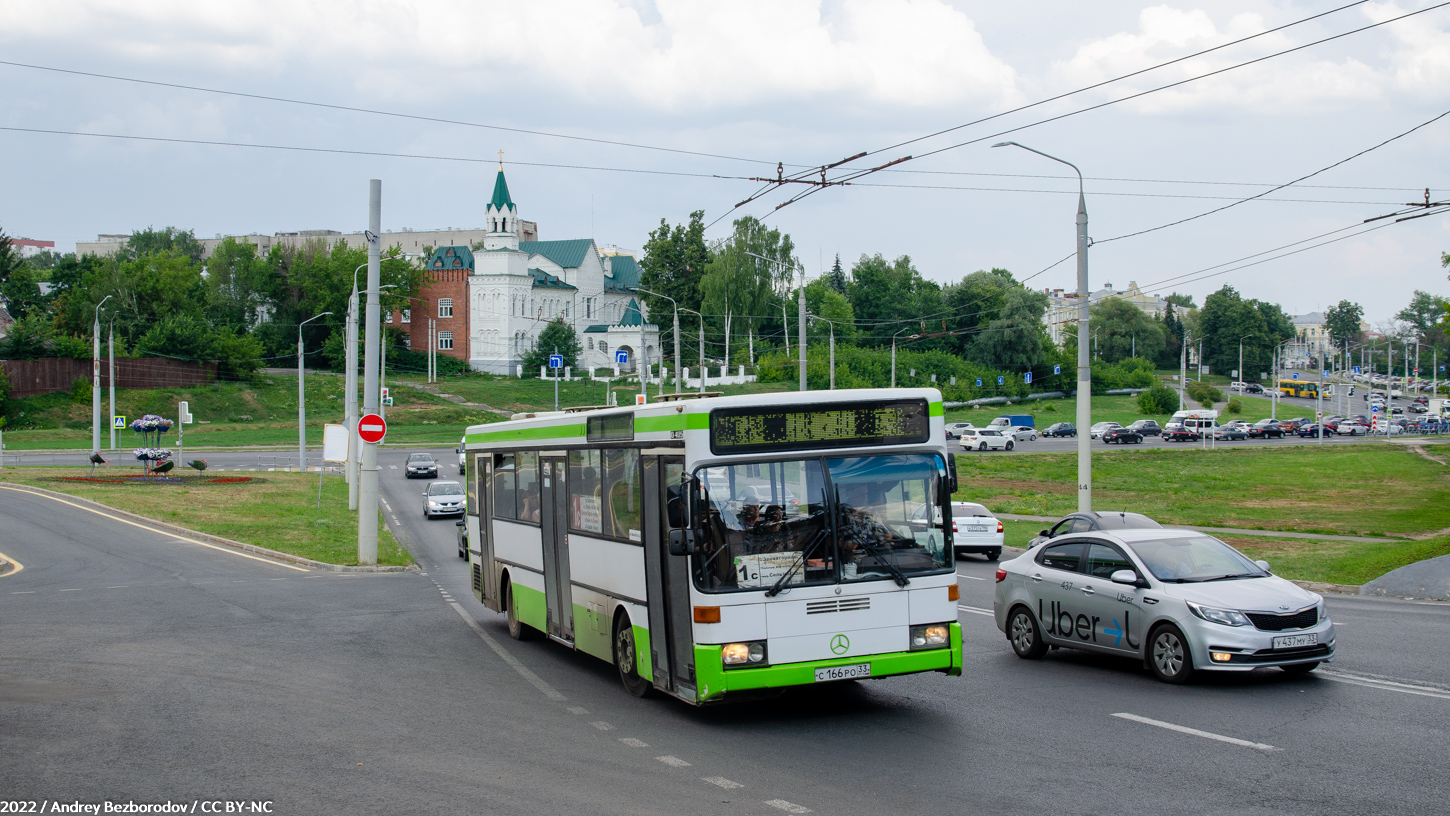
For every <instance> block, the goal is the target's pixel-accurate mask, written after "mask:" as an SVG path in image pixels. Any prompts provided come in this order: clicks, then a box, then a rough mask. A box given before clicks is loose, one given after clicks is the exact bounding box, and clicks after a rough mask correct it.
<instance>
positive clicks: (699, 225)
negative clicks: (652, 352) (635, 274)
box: [639, 210, 710, 356]
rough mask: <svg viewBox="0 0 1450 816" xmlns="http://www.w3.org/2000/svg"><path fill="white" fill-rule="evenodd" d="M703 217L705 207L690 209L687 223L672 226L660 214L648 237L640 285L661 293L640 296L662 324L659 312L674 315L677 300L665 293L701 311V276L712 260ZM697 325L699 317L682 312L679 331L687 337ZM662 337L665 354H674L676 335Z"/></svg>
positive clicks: (641, 267) (688, 344)
mask: <svg viewBox="0 0 1450 816" xmlns="http://www.w3.org/2000/svg"><path fill="white" fill-rule="evenodd" d="M704 219H705V211H704V210H696V211H694V212H692V213H690V221H689V223H688V224H676V225H675V226H673V227H671V226H670V225H669V222H668V221H666V220H665V219H663V218H661V219H660V225H659V228H657V229H656V230H654V231H653V232H651V233H650V234H649V240H648V241H646V242H645V245H644V255H643V257H642V258H640V261H639V268H640V276H639V283H640V287H641V288H643V289H648V290H649V292H655V293H658V294H649V293H647V292H641V293H640V300H642V301H643V302H644V305H645V308H646V309H647V310H648V311H649V314H650V315H651V318H652V319H653V320H654V322H656V323H658V324H660V325H664V323H663V321H662V320H660V319H659V318H658V317H657V316H658V315H665V314H668V315H670V316H671V319H673V317H674V304H671V303H670V301H669V300H666V299H665V297H668V298H672V299H673V300H674V301H675V304H678V306H679V308H681V309H693V310H695V311H697V312H698V311H700V279H701V278H702V277H704V275H705V266H706V265H707V264H709V262H710V250H709V248H708V247H706V246H705V221H704ZM660 295H664V296H665V297H660ZM698 326H699V319H698V318H696V317H695V316H694V315H691V314H689V313H682V314H681V315H680V331H681V332H682V333H683V334H684V335H685V336H686V337H688V336H689V334H690V332H689V331H687V329H690V328H695V329H696V330H698ZM663 340H664V342H663V343H662V344H661V345H663V346H664V350H665V354H666V356H672V355H673V354H674V353H675V343H676V341H677V338H676V337H674V336H673V335H670V336H667V337H665V338H663ZM685 348H686V349H694V348H695V346H694V345H693V344H690V343H686V344H685Z"/></svg>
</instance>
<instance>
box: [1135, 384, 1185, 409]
mask: <svg viewBox="0 0 1450 816" xmlns="http://www.w3.org/2000/svg"><path fill="white" fill-rule="evenodd" d="M1177 407H1178V395H1177V394H1175V393H1173V389H1171V388H1169V387H1168V386H1166V385H1164V384H1163V383H1162V382H1155V383H1153V385H1151V386H1149V388H1148V390H1147V391H1144V392H1142V393H1140V394H1138V410H1140V411H1142V412H1143V413H1145V414H1148V415H1149V416H1158V415H1160V414H1171V413H1173V411H1174V409H1176V408H1177Z"/></svg>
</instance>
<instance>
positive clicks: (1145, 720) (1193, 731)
mask: <svg viewBox="0 0 1450 816" xmlns="http://www.w3.org/2000/svg"><path fill="white" fill-rule="evenodd" d="M1113 716H1114V717H1117V718H1119V719H1123V720H1132V721H1133V722H1136V723H1142V724H1144V725H1152V726H1155V727H1157V728H1163V729H1167V730H1169V731H1177V732H1178V733H1180V734H1189V735H1191V736H1195V737H1203V738H1204V739H1211V740H1216V741H1218V742H1226V743H1228V744H1230V745H1242V746H1243V747H1245V748H1253V749H1255V750H1259V751H1279V750H1282V749H1280V748H1275V747H1274V746H1272V745H1267V744H1265V743H1262V742H1251V741H1249V740H1242V739H1239V738H1237V737H1225V736H1224V735H1223V734H1215V733H1213V732H1212V731H1200V730H1198V729H1197V728H1189V727H1188V726H1186V725H1178V724H1176V723H1171V722H1164V721H1162V720H1154V719H1151V718H1149V717H1140V716H1138V715H1137V714H1128V713H1122V712H1120V713H1118V714H1114V715H1113Z"/></svg>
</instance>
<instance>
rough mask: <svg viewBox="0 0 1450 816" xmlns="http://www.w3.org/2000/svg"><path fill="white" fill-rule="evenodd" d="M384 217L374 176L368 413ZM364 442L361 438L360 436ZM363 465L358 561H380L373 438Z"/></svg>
mask: <svg viewBox="0 0 1450 816" xmlns="http://www.w3.org/2000/svg"><path fill="white" fill-rule="evenodd" d="M382 220H383V182H382V180H381V179H372V180H370V181H369V182H368V230H367V233H366V237H367V241H368V285H367V296H368V300H367V311H366V316H367V319H366V321H365V322H364V324H363V326H364V331H363V410H365V411H367V412H368V413H369V414H371V413H374V412H376V411H377V410H378V373H379V367H378V362H379V360H378V350H379V346H380V343H379V340H380V338H379V330H380V329H379V325H378V321H379V320H380V318H381V316H382V310H381V307H380V305H379V303H378V300H379V298H380V296H381V294H382V293H381V292H379V291H378V284H379V283H380V282H381V281H380V280H379V278H380V277H381V276H382V248H381V239H380V238H379V237H378V235H379V233H381V232H382V230H383V226H382ZM359 441H360V442H361V440H359ZM361 446H362V465H361V468H360V470H359V473H358V511H357V561H358V563H359V564H364V565H372V564H376V563H378V446H377V445H376V444H374V443H372V442H361Z"/></svg>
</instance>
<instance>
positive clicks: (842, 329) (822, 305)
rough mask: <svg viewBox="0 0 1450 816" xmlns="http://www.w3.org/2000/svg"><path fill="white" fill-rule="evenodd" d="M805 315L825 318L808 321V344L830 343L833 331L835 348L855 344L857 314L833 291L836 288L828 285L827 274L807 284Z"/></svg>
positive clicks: (841, 295)
mask: <svg viewBox="0 0 1450 816" xmlns="http://www.w3.org/2000/svg"><path fill="white" fill-rule="evenodd" d="M806 313H807V315H814V316H815V317H819V318H825V319H824V320H811V321H810V324H809V326H808V327H807V329H806V341H807V342H808V343H810V344H811V345H816V344H817V343H829V342H830V338H831V334H832V332H833V331H834V332H835V337H836V345H838V346H840V345H844V344H847V343H854V342H855V340H856V334H857V332H856V314H855V312H853V311H852V310H851V301H849V300H847V299H846V296H845V295H844V294H842V293H841V292H838V291H836V287H834V286H832V285H831V281H830V276H829V275H827V276H824V277H821V278H817V279H816V280H813V281H811V282H810V283H808V284H806ZM827 321H830V322H827Z"/></svg>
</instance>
